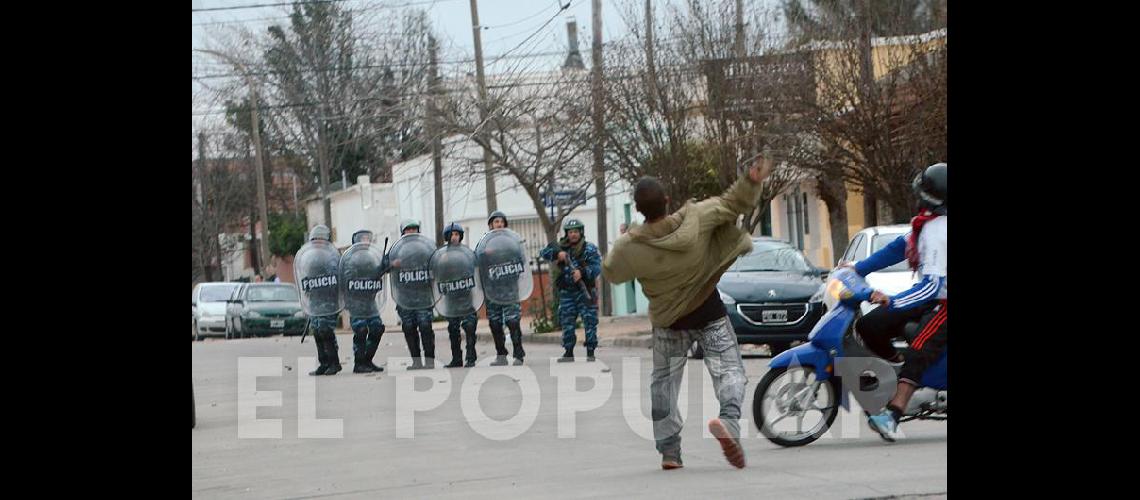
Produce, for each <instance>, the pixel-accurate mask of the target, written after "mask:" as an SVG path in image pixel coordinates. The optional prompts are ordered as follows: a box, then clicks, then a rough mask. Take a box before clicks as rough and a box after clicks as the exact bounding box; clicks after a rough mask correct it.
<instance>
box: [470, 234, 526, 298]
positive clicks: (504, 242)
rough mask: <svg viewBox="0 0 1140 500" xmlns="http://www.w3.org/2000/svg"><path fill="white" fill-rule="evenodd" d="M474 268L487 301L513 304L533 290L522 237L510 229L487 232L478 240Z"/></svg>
mask: <svg viewBox="0 0 1140 500" xmlns="http://www.w3.org/2000/svg"><path fill="white" fill-rule="evenodd" d="M475 266H476V267H477V268H478V269H479V273H478V274H479V280H480V282H481V283H482V285H483V295H484V296H486V300H487V302H493V303H495V304H504V305H506V304H517V303H519V302H522V301H524V300H526V299H528V298H530V294H531V292H533V291H534V280H533V278H532V277H531V274H530V265H529V264H528V262H527V257H526V249H525V247H523V242H522V237H521V236H519V234H518V233H516V232H514V231H512V230H510V229H507V228H500V229H494V230H491V231H490V232H488V233H487V234H486V235H484V236H483V238H482V239H481V240H479V244H478V245H475Z"/></svg>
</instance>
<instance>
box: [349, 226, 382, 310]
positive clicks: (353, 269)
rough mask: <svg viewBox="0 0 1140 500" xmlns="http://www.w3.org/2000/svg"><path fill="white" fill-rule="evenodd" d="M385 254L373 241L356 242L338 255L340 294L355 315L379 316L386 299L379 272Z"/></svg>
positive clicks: (380, 271)
mask: <svg viewBox="0 0 1140 500" xmlns="http://www.w3.org/2000/svg"><path fill="white" fill-rule="evenodd" d="M383 262H384V253H383V252H382V251H381V250H380V247H377V246H376V245H374V244H372V243H357V244H355V245H352V246H351V247H348V250H345V251H344V255H342V256H341V257H340V296H341V298H342V299H343V300H344V308H345V309H348V313H349V314H351V315H352V317H354V318H369V317H372V316H379V315H380V310H381V309H383V308H384V304H385V303H386V302H387V301H388V295H387V294H386V293H384V277H383V276H382V275H381V273H382V272H383V271H384V269H382V267H381V266H382V264H383Z"/></svg>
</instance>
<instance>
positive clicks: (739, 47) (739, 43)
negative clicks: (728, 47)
mask: <svg viewBox="0 0 1140 500" xmlns="http://www.w3.org/2000/svg"><path fill="white" fill-rule="evenodd" d="M734 49H735V50H736V57H737V58H741V59H743V58H744V0H736V44H735V46H734Z"/></svg>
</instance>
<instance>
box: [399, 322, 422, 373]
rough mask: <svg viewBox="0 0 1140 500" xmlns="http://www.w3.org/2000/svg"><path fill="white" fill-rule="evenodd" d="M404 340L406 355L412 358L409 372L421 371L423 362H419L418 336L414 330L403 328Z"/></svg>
mask: <svg viewBox="0 0 1140 500" xmlns="http://www.w3.org/2000/svg"><path fill="white" fill-rule="evenodd" d="M404 340H405V341H407V342H408V354H410V355H411V356H412V365H411V366H409V367H408V369H409V370H420V369H423V367H424V364H423V361H421V360H420V336H419V335H418V334H417V332H416V330H415V329H414V328H404Z"/></svg>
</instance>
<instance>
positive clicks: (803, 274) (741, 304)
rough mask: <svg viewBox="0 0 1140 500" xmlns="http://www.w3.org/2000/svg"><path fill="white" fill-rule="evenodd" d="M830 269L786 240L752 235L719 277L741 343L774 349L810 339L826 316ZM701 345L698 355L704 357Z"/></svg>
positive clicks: (774, 351) (731, 319)
mask: <svg viewBox="0 0 1140 500" xmlns="http://www.w3.org/2000/svg"><path fill="white" fill-rule="evenodd" d="M826 275H827V271H826V270H824V269H819V268H817V267H815V266H814V265H812V264H811V262H810V261H808V259H807V257H805V256H804V254H803V253H802V252H800V251H799V250H798V249H796V248H795V247H793V246H792V245H791V244H789V243H788V242H786V241H782V240H777V239H775V238H770V237H757V238H753V239H752V252H751V253H749V254H747V255H744V256H742V257H740V258H739V259H737V260H736V262H735V263H733V264H732V266H730V267H729V268H728V270H727V271H725V273H724V275H723V276H721V278H720V282H718V283H717V290H718V291H719V293H720V300H721V302H724V308H725V312H726V313H728V319H729V321H731V322H732V327H733V329H734V330H736V340H737V342H739V343H741V344H768V347H769V349H770V350H771V352H772V355H776V354H778V353H780V352H783V351H785V350H787V349H788V348H790V347H791V346H792V343H793V342H805V341H807V336H808V333H810V332H811V329H812V327H814V326H815V324H816V322H817V321H819V318H820V317H821V316H823V312H824V307H823V302H822V300H823V292H822V286H823V281H824V277H826ZM703 356H704V353H703V352H702V350H701V349H700V346H699V345H697V346H695V347H694V348H693V357H696V358H700V357H703Z"/></svg>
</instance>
